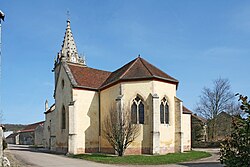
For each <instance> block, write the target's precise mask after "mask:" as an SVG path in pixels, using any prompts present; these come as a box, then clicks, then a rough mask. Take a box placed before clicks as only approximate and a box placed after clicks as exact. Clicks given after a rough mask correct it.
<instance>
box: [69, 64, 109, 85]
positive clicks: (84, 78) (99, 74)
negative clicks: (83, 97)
mask: <svg viewBox="0 0 250 167" xmlns="http://www.w3.org/2000/svg"><path fill="white" fill-rule="evenodd" d="M68 66H69V68H70V71H71V73H72V74H73V76H74V79H75V80H76V82H77V85H78V86H80V87H83V88H92V89H98V88H100V86H101V85H102V84H103V82H104V81H105V80H106V79H107V78H108V76H109V75H110V72H107V71H102V70H97V69H94V68H89V67H86V66H79V65H74V64H68Z"/></svg>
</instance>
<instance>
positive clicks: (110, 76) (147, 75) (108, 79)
mask: <svg viewBox="0 0 250 167" xmlns="http://www.w3.org/2000/svg"><path fill="white" fill-rule="evenodd" d="M68 67H69V69H70V72H71V73H72V75H73V77H74V79H75V81H76V83H77V86H76V87H80V88H86V89H95V90H98V89H103V88H105V87H107V86H109V85H112V84H115V83H117V82H119V81H124V80H126V81H127V80H143V79H159V80H162V81H165V82H170V83H173V84H176V85H178V82H179V81H178V80H176V79H174V78H173V77H171V76H169V75H168V74H166V73H164V72H163V71H161V70H160V69H158V68H157V67H155V66H153V65H152V64H150V63H148V62H147V61H146V60H144V59H143V58H141V57H140V56H139V57H138V58H136V59H134V60H132V61H131V62H129V63H127V64H126V65H124V66H123V67H121V68H119V69H118V70H116V71H114V72H112V73H111V72H108V71H102V70H97V69H93V68H89V67H86V66H81V65H76V64H71V63H68Z"/></svg>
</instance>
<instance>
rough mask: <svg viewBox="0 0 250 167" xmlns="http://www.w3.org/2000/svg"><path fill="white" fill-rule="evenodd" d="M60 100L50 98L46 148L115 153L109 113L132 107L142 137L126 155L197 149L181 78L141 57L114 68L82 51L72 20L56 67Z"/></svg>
mask: <svg viewBox="0 0 250 167" xmlns="http://www.w3.org/2000/svg"><path fill="white" fill-rule="evenodd" d="M53 72H54V75H55V90H54V99H55V103H54V104H53V105H51V106H50V107H49V105H48V102H47V101H46V103H45V123H44V139H43V144H44V147H46V148H49V149H50V150H52V151H56V152H62V153H69V154H82V153H97V152H102V153H115V152H114V150H113V148H112V146H111V145H110V144H109V143H108V141H107V140H106V139H105V137H104V134H103V130H104V129H103V127H104V126H103V122H104V120H105V119H106V117H107V114H108V113H109V112H110V110H112V107H114V106H116V110H114V112H121V113H122V112H123V111H125V110H129V111H130V112H131V114H130V116H131V117H132V121H133V123H134V124H138V126H139V128H140V132H139V136H138V137H137V138H136V139H135V140H134V141H133V142H132V143H131V145H130V146H129V147H128V148H127V150H126V152H125V154H166V153H173V152H183V151H188V150H190V149H191V111H189V110H188V109H187V108H185V107H184V106H183V105H182V101H181V100H180V99H179V98H177V97H176V91H177V88H178V83H179V81H178V80H176V79H175V78H173V77H171V76H170V75H168V74H166V73H165V72H163V71H162V70H160V69H159V68H157V67H156V66H154V65H152V64H150V63H149V62H148V61H146V60H145V59H143V58H142V57H140V56H138V57H136V58H135V59H134V60H132V61H130V62H128V63H127V64H125V65H124V66H122V67H120V68H119V69H117V70H115V71H113V72H109V71H104V70H99V69H95V68H92V67H89V66H87V64H86V62H85V60H84V59H83V58H81V57H80V56H79V54H78V51H77V47H76V43H75V41H74V38H73V34H72V31H71V26H70V20H67V28H66V32H65V36H64V41H63V44H62V48H61V50H60V52H59V53H58V55H57V57H56V60H55V64H54V69H53Z"/></svg>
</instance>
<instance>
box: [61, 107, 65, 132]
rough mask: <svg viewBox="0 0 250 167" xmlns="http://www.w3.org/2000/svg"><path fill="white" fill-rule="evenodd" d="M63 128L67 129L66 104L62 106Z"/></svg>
mask: <svg viewBox="0 0 250 167" xmlns="http://www.w3.org/2000/svg"><path fill="white" fill-rule="evenodd" d="M62 129H66V112H65V107H64V106H63V108H62Z"/></svg>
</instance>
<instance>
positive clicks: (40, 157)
mask: <svg viewBox="0 0 250 167" xmlns="http://www.w3.org/2000/svg"><path fill="white" fill-rule="evenodd" d="M205 151H208V152H211V153H212V155H213V156H212V157H209V158H204V159H201V160H197V161H192V162H186V163H181V164H173V165H153V166H151V165H143V167H155V166H157V167H222V165H221V164H220V163H219V161H218V157H219V156H218V150H215V149H210V150H205ZM7 152H8V153H10V154H11V155H12V156H13V157H15V159H16V160H17V161H19V162H20V163H19V164H22V165H21V166H22V167H59V166H60V167H83V166H86V167H116V166H120V165H107V164H100V163H95V162H90V161H85V160H79V159H72V158H68V157H66V156H63V155H55V154H49V153H44V152H38V151H35V150H33V149H30V148H29V147H27V146H22V145H21V146H20V145H9V148H8V150H7ZM122 166H125V167H140V165H122Z"/></svg>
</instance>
